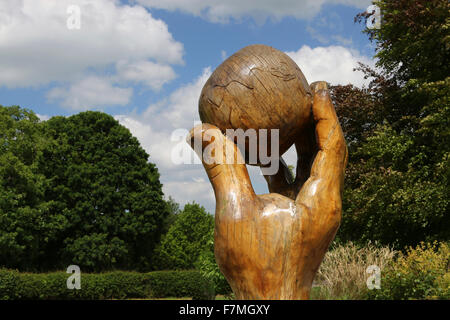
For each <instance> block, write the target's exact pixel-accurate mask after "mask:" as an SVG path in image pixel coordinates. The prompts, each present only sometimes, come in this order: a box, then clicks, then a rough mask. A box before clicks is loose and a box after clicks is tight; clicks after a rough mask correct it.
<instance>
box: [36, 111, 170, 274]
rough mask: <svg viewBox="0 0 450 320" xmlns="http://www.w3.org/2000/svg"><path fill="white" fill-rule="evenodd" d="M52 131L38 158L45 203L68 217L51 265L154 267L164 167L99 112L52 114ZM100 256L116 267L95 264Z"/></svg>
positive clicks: (55, 241)
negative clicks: (160, 170) (160, 169)
mask: <svg viewBox="0 0 450 320" xmlns="http://www.w3.org/2000/svg"><path fill="white" fill-rule="evenodd" d="M45 134H46V136H48V137H50V138H51V141H52V143H51V144H48V145H47V148H46V149H45V150H44V151H43V156H42V157H41V158H40V161H39V168H40V171H41V172H42V173H43V174H44V175H45V176H46V177H47V181H48V184H47V188H46V193H45V200H47V201H50V200H52V201H53V203H54V205H53V206H52V208H51V209H52V214H53V215H62V216H64V219H66V220H67V227H66V228H64V230H63V231H62V232H61V233H59V234H58V236H57V237H55V238H53V241H52V243H51V245H52V246H53V250H51V252H54V253H56V256H54V257H51V259H49V263H50V264H49V265H47V268H51V267H52V266H54V265H58V262H57V261H58V259H59V260H60V261H61V263H63V264H64V265H65V264H71V263H74V264H79V265H80V267H83V266H86V267H87V268H88V269H90V270H92V271H99V270H102V269H104V268H107V267H108V268H111V267H115V268H127V269H142V270H145V269H148V268H149V267H150V265H151V252H152V251H153V248H154V247H155V245H156V244H157V243H158V242H159V237H160V230H161V226H162V224H163V221H164V219H165V217H166V215H167V207H166V204H165V202H164V200H163V193H162V191H161V187H162V186H161V183H160V182H159V174H158V171H157V168H156V167H155V165H154V164H152V163H149V162H148V157H149V156H148V154H147V153H146V152H145V151H144V150H143V149H142V147H141V146H140V144H139V142H138V140H137V139H136V138H135V137H133V136H132V135H131V133H130V131H129V130H128V129H127V128H125V127H124V126H122V125H120V124H119V123H118V122H117V121H116V120H115V119H114V118H113V117H111V116H109V115H107V114H105V113H101V112H92V111H88V112H83V113H79V114H77V115H74V116H71V117H68V118H65V117H53V118H51V119H50V120H48V121H46V122H45ZM102 255H103V256H102ZM105 255H106V256H105ZM95 256H99V257H100V256H102V257H101V258H96V259H97V261H103V260H104V259H110V261H109V265H108V264H106V262H102V263H101V264H96V263H95V261H96V260H92V259H93V257H95ZM61 258H62V259H61Z"/></svg>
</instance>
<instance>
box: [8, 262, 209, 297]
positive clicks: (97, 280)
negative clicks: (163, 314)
mask: <svg viewBox="0 0 450 320" xmlns="http://www.w3.org/2000/svg"><path fill="white" fill-rule="evenodd" d="M68 277H70V274H68V273H65V272H53V273H20V272H18V271H15V270H6V269H0V299H1V300H71V299H80V300H102V299H130V298H166V297H174V298H179V297H192V298H193V299H195V300H210V299H214V297H215V293H214V284H213V283H211V282H210V281H209V280H208V279H206V278H205V277H203V276H202V274H201V273H200V272H198V271H195V270H192V271H191V270H189V271H157V272H150V273H137V272H127V271H116V272H108V273H98V274H89V273H81V289H80V290H76V289H73V290H70V289H67V279H68Z"/></svg>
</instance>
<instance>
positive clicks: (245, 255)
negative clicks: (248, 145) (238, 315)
mask: <svg viewBox="0 0 450 320" xmlns="http://www.w3.org/2000/svg"><path fill="white" fill-rule="evenodd" d="M244 49H245V48H244ZM256 49H258V50H260V49H261V50H266V49H262V48H260V47H256ZM252 50H254V49H252ZM240 52H241V51H240ZM238 58H239V56H238V57H237V58H236V59H238ZM244 58H245V57H244ZM244 58H239V59H244ZM249 59H250V58H249ZM276 59H278V56H276V57H275V58H274V61H275V60H276ZM247 64H249V63H248V62H246V63H245V64H244V65H247ZM219 68H220V67H219ZM258 68H259V67H258ZM292 68H294V69H295V70H292ZM297 69H298V67H293V66H291V67H289V68H288V70H285V71H284V73H283V74H284V75H285V77H286V78H289V77H288V76H287V75H288V74H294V73H296V72H297V71H296V70H297ZM236 70H237V69H236ZM236 70H233V71H228V73H224V77H225V78H226V77H227V76H229V74H230V73H233V72H234V73H237V71H236ZM245 70H247V69H245ZM265 70H270V69H265ZM245 72H247V71H245ZM245 72H244V73H245ZM219 74H221V73H219ZM213 75H214V74H213ZM246 77H247V78H246ZM246 77H243V80H242V81H243V83H244V84H245V85H240V84H239V85H238V86H237V87H236V88H235V89H232V90H241V89H242V88H241V87H242V86H243V87H245V88H248V87H251V86H252V87H253V88H255V87H256V85H255V82H258V81H260V80H258V79H253V80H251V81H250V80H248V77H251V76H246ZM259 77H261V79H266V78H267V77H268V78H271V76H267V77H266V78H262V75H260V76H259ZM214 79H216V78H214ZM227 79H230V78H227ZM208 81H209V80H208ZM214 81H215V82H214V83H224V84H227V83H228V82H227V81H228V80H226V79H225V80H223V81H222V82H220V81H221V80H220V78H217V79H216V80H214ZM252 81H253V82H252ZM271 81H272V80H271ZM275 81H277V80H275ZM282 81H285V80H282ZM302 82H303V81H299V83H302ZM263 83H264V82H263ZM304 83H306V80H304ZM264 85H265V86H266V87H270V86H269V85H267V84H265V83H264ZM208 86H209V85H208ZM261 86H262V84H261ZM205 87H206V86H205ZM227 87H228V88H230V85H228V86H227ZM207 90H213V93H207V94H205V95H204V93H202V98H201V99H200V105H202V103H205V102H202V101H206V100H207V99H211V100H212V101H221V99H222V98H223V96H221V95H220V94H218V93H217V94H216V93H214V92H221V91H220V90H221V89H219V91H214V90H215V89H207ZM286 90H287V89H286ZM302 90H303V91H301V90H300V89H299V91H298V92H294V93H292V94H293V95H294V96H295V99H297V98H298V99H303V102H301V103H299V104H296V105H294V104H292V105H291V104H289V103H291V102H289V103H288V102H286V104H285V105H284V106H283V107H278V106H279V105H276V104H275V101H276V100H277V99H275V98H268V99H273V100H270V101H271V102H274V104H273V105H271V104H270V103H269V104H266V105H265V107H264V108H266V107H267V109H265V111H264V112H260V111H254V113H253V112H252V113H246V114H245V113H244V112H245V110H244V108H243V107H239V106H240V105H242V106H243V105H246V103H248V101H250V100H248V99H254V100H252V101H257V98H249V97H246V98H245V99H247V100H245V99H244V100H243V101H240V100H236V101H234V104H233V107H232V109H233V110H235V109H236V110H241V109H239V108H242V110H244V111H235V112H236V114H239V115H240V117H242V118H240V117H239V116H236V118H232V119H233V120H232V121H231V122H232V125H237V124H238V123H240V124H246V125H248V127H252V126H253V127H254V126H259V127H264V126H266V125H271V126H278V125H280V124H282V125H286V126H288V127H289V130H287V131H283V132H287V133H286V134H289V137H288V138H286V137H285V136H281V137H282V138H283V139H285V140H286V141H288V142H289V141H291V144H292V143H295V145H296V148H297V151H298V156H299V163H298V166H297V167H298V168H297V176H296V178H295V181H294V182H293V183H289V182H288V180H287V179H286V172H285V170H287V168H286V167H285V165H284V167H281V168H280V171H279V172H278V174H276V175H275V176H270V177H266V180H267V182H268V185H269V190H270V192H271V193H269V194H265V195H259V196H258V195H256V194H255V192H254V190H253V187H252V184H251V181H250V178H249V175H248V172H247V167H246V165H245V164H239V163H235V164H223V163H215V162H209V161H203V166H204V168H205V170H206V172H207V174H208V177H209V179H210V182H211V184H212V186H213V189H214V193H215V197H216V214H215V256H216V261H217V263H218V265H219V267H220V270H221V271H222V273H223V274H224V275H225V277H226V279H227V280H228V282H229V284H230V286H231V288H232V289H233V292H234V293H235V295H236V298H237V299H307V298H308V297H309V292H310V289H311V285H312V282H313V279H314V276H315V274H316V272H317V269H318V268H319V265H320V263H321V262H322V259H323V257H324V255H325V252H326V250H327V249H328V246H329V244H330V242H331V241H332V239H333V238H334V236H335V234H336V232H337V230H338V227H339V223H340V219H341V194H342V188H343V178H344V170H345V166H346V163H347V147H346V144H345V140H344V136H343V133H342V130H341V127H340V125H339V122H338V119H337V116H336V113H335V110H334V107H333V105H332V102H331V98H330V95H329V92H328V88H327V86H326V83H325V82H318V83H313V84H312V85H311V87H309V86H308V88H307V90H306V89H305V88H303V89H302ZM268 91H270V90H268ZM251 92H252V91H251V90H249V89H245V90H244V91H243V92H242V93H239V95H238V94H237V93H236V96H238V97H241V95H250V94H251ZM280 92H282V91H280ZM302 92H304V93H302ZM290 93H291V92H290V91H289V90H287V91H286V92H284V94H286V95H288V94H290ZM206 96H207V97H208V98H206ZM308 96H310V98H308ZM202 99H206V100H202ZM223 99H224V100H225V98H223ZM282 99H284V100H283V101H290V99H291V97H288V96H285V97H282ZM308 101H309V102H308ZM255 103H256V102H255ZM292 103H293V102H292ZM218 105H219V106H220V107H219V108H217V107H214V108H216V109H212V108H213V106H206V107H203V108H202V107H201V110H203V117H202V119H203V120H208V119H209V120H210V121H216V120H217V119H219V120H220V119H224V118H223V117H222V115H225V114H227V112H224V113H221V112H222V111H223V110H221V108H222V107H224V106H226V105H227V104H224V102H223V101H222V102H221V103H220V104H218ZM295 106H296V107H297V108H300V109H301V108H303V109H305V110H306V111H305V110H303V111H300V112H296V111H295V110H293V111H292V114H290V117H291V118H292V119H290V120H286V119H285V120H281V118H282V117H283V112H285V111H283V110H284V109H283V108H295ZM308 106H309V108H310V109H309V111H308ZM208 108H210V109H208ZM226 108H230V107H224V108H223V109H226ZM254 109H255V110H258V108H257V107H256V105H255V106H254ZM205 110H206V111H205ZM247 110H249V109H247ZM252 110H253V109H252ZM271 110H272V111H271ZM270 112H273V113H278V114H277V115H276V116H267V114H266V113H270ZM213 113H217V115H216V116H214V115H213ZM294 115H295V116H294ZM285 116H286V117H287V115H285ZM258 117H261V119H262V120H261V121H260V120H259V118H258ZM297 117H300V118H301V117H304V118H306V120H305V119H303V120H301V119H300V120H299V119H297ZM294 118H295V119H294ZM227 119H229V118H227ZM274 119H276V120H274ZM249 121H250V122H251V123H250V122H249ZM283 121H284V122H283ZM286 123H289V124H286ZM220 125H223V126H224V127H220ZM229 125H230V123H226V122H224V123H220V122H219V123H217V122H215V123H214V124H210V123H203V124H201V125H200V126H198V127H196V128H194V129H192V130H191V132H190V134H189V136H188V142H189V143H190V144H191V146H192V147H193V148H194V141H195V140H196V139H198V140H197V141H202V148H201V150H198V149H197V150H196V152H198V153H199V156H200V157H201V158H202V159H203V157H202V154H201V152H202V150H204V149H205V148H207V147H209V148H211V147H217V148H216V152H224V153H225V152H227V151H226V150H231V151H232V152H233V153H234V154H235V156H236V157H238V158H239V159H241V160H242V154H241V152H240V151H239V148H238V147H237V146H236V145H235V143H234V141H230V140H229V139H228V138H227V137H226V136H225V135H224V134H223V128H227V126H229ZM295 125H297V126H299V127H300V128H301V129H300V130H299V129H298V128H296V127H295ZM308 130H310V131H309V132H308ZM292 132H295V134H293V135H292V136H291V135H290V134H291V133H292ZM212 137H214V138H212ZM222 146H225V147H224V148H222ZM280 162H282V160H281V159H280Z"/></svg>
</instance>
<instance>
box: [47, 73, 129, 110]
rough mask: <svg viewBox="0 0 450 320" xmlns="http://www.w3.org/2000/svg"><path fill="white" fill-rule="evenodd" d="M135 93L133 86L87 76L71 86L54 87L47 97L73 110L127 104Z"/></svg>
mask: <svg viewBox="0 0 450 320" xmlns="http://www.w3.org/2000/svg"><path fill="white" fill-rule="evenodd" d="M132 95H133V89H132V88H120V87H115V86H113V85H112V83H111V81H110V80H109V79H106V78H99V77H95V76H90V77H86V78H84V79H82V80H80V81H78V82H75V83H73V84H72V85H71V86H70V88H61V87H58V88H53V89H51V90H50V91H49V92H48V94H47V98H48V99H49V100H50V101H59V102H60V104H61V106H63V107H66V108H69V109H73V110H88V109H91V108H95V107H101V106H114V105H119V106H124V105H127V104H128V102H129V101H130V99H131V96H132Z"/></svg>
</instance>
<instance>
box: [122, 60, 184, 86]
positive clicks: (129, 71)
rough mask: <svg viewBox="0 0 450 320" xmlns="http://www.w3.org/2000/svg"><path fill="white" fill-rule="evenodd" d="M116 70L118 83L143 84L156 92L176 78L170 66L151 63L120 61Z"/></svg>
mask: <svg viewBox="0 0 450 320" xmlns="http://www.w3.org/2000/svg"><path fill="white" fill-rule="evenodd" d="M116 68H117V73H118V81H132V82H135V83H143V84H145V85H147V86H148V87H150V88H152V89H154V90H159V89H161V87H162V86H163V85H164V84H166V83H167V82H170V81H171V80H173V79H175V77H176V74H175V72H174V71H173V69H172V68H171V67H170V66H168V65H164V64H158V63H154V62H151V61H137V62H132V63H127V62H125V61H119V62H118V63H117V64H116Z"/></svg>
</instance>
